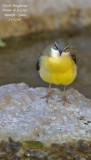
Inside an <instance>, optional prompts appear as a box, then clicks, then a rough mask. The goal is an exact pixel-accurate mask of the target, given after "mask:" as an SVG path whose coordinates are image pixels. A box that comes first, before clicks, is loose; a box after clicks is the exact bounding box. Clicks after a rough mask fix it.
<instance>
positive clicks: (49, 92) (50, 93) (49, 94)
mask: <svg viewBox="0 0 91 160" xmlns="http://www.w3.org/2000/svg"><path fill="white" fill-rule="evenodd" d="M48 90H49V91H48V94H47V95H46V96H44V97H42V98H46V102H47V103H48V99H49V97H51V98H52V99H53V97H52V93H53V91H52V89H51V84H49V88H48Z"/></svg>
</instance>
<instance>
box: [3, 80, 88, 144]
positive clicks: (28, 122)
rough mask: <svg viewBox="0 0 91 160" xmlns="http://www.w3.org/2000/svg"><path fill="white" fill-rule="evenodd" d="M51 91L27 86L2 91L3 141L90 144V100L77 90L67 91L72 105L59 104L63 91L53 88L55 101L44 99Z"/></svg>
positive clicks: (15, 85) (11, 87)
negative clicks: (84, 142)
mask: <svg viewBox="0 0 91 160" xmlns="http://www.w3.org/2000/svg"><path fill="white" fill-rule="evenodd" d="M47 93H48V88H43V87H40V88H29V87H28V85H27V84H25V83H20V84H8V85H4V86H1V87H0V140H2V139H3V140H6V139H8V137H12V138H14V139H15V140H20V141H24V140H31V139H32V140H38V141H41V142H43V143H45V144H50V143H52V142H53V143H55V142H56V143H62V142H67V141H71V140H73V139H75V140H79V139H85V140H91V100H90V99H87V98H85V97H84V96H83V95H82V94H81V93H79V92H78V91H77V90H75V89H68V90H67V91H66V96H67V99H68V100H69V101H70V103H66V104H65V106H64V105H63V102H62V101H60V100H61V99H62V97H63V91H61V90H59V89H57V88H53V99H52V98H49V101H48V103H46V99H45V98H42V97H43V96H45V95H46V94H47Z"/></svg>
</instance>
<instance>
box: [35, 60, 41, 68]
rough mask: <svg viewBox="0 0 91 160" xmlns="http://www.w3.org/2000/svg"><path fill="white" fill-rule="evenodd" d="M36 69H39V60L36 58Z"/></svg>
mask: <svg viewBox="0 0 91 160" xmlns="http://www.w3.org/2000/svg"><path fill="white" fill-rule="evenodd" d="M36 70H37V71H39V70H40V60H39V59H38V61H37V63H36Z"/></svg>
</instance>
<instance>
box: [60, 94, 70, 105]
mask: <svg viewBox="0 0 91 160" xmlns="http://www.w3.org/2000/svg"><path fill="white" fill-rule="evenodd" d="M60 101H63V106H65V104H66V103H69V104H71V103H70V102H69V100H68V99H67V98H66V96H63V98H62V99H61V100H59V102H60Z"/></svg>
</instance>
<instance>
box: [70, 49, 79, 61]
mask: <svg viewBox="0 0 91 160" xmlns="http://www.w3.org/2000/svg"><path fill="white" fill-rule="evenodd" d="M77 53H78V51H77V50H76V49H74V48H70V54H71V57H72V59H73V61H74V62H75V63H76V64H77V61H78V58H77Z"/></svg>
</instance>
